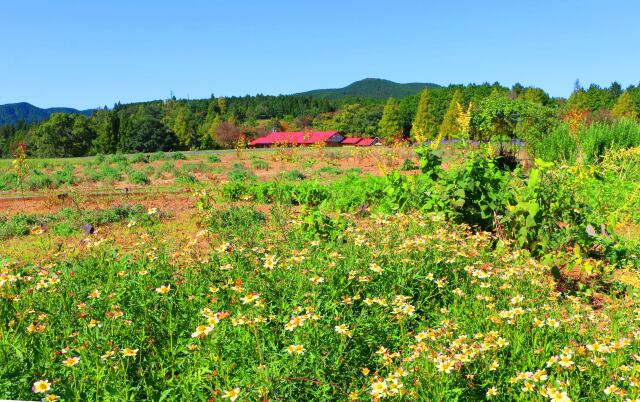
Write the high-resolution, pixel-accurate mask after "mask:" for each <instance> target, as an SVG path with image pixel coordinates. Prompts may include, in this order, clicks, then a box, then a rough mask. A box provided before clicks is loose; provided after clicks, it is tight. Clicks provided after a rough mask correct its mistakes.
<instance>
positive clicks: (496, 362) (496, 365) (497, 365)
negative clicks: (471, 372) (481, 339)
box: [489, 360, 500, 371]
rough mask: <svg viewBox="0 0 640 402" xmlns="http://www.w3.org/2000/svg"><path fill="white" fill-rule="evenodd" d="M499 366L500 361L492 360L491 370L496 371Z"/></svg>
mask: <svg viewBox="0 0 640 402" xmlns="http://www.w3.org/2000/svg"><path fill="white" fill-rule="evenodd" d="M498 367H500V363H498V361H497V360H494V361H492V362H491V365H490V366H489V371H496V370H497V369H498Z"/></svg>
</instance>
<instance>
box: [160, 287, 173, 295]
mask: <svg viewBox="0 0 640 402" xmlns="http://www.w3.org/2000/svg"><path fill="white" fill-rule="evenodd" d="M170 291H171V285H162V286H160V287H159V288H156V292H158V293H161V294H163V295H165V294H167V293H169V292H170Z"/></svg>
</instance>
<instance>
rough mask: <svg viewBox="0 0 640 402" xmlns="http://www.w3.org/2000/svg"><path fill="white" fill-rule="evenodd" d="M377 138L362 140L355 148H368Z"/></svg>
mask: <svg viewBox="0 0 640 402" xmlns="http://www.w3.org/2000/svg"><path fill="white" fill-rule="evenodd" d="M376 140H377V138H363V139H361V140H360V141H358V143H357V144H355V145H357V146H359V147H368V146H369V145H373V144H374V143H375V142H376Z"/></svg>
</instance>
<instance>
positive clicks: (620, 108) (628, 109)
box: [611, 91, 638, 120]
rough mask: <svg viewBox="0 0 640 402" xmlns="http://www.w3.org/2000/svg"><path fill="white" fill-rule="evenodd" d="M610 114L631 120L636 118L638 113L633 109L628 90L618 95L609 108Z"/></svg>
mask: <svg viewBox="0 0 640 402" xmlns="http://www.w3.org/2000/svg"><path fill="white" fill-rule="evenodd" d="M611 114H613V115H614V116H615V117H617V118H622V117H626V118H628V119H633V120H636V119H637V118H638V113H637V112H636V110H635V107H634V105H633V99H632V98H631V94H630V93H629V91H624V92H623V93H622V95H620V96H619V97H618V100H617V101H616V104H615V105H614V106H613V108H612V109H611Z"/></svg>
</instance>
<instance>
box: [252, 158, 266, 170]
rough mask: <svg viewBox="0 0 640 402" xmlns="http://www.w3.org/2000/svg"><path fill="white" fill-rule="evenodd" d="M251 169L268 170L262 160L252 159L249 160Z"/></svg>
mask: <svg viewBox="0 0 640 402" xmlns="http://www.w3.org/2000/svg"><path fill="white" fill-rule="evenodd" d="M251 167H252V168H254V169H258V170H267V169H269V164H268V163H267V162H266V161H264V160H262V159H253V160H251Z"/></svg>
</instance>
